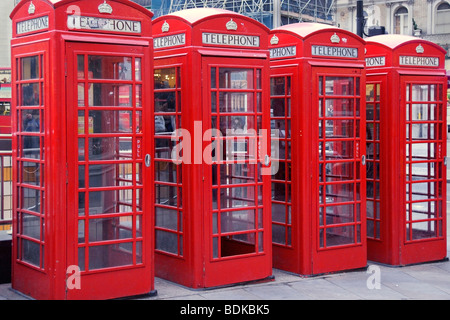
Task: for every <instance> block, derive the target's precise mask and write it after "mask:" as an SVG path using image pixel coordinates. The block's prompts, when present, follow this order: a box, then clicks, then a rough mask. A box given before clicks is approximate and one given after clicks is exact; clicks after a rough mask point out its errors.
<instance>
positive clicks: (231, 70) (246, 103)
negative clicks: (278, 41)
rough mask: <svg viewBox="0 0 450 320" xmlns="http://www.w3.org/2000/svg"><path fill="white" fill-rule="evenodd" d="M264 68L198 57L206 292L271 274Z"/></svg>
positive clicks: (251, 62)
mask: <svg viewBox="0 0 450 320" xmlns="http://www.w3.org/2000/svg"><path fill="white" fill-rule="evenodd" d="M265 63H266V62H265V61H262V60H261V61H259V59H234V58H213V57H209V58H208V57H203V79H204V80H205V79H207V81H204V88H203V92H204V95H203V97H204V99H203V100H204V106H203V107H204V109H205V110H204V112H203V115H204V116H203V132H204V136H203V141H204V142H203V143H204V148H203V150H204V152H203V156H204V158H203V162H204V163H210V164H211V165H210V166H203V168H204V177H205V184H204V194H205V206H206V208H205V210H204V212H205V215H206V216H205V220H206V223H205V226H206V230H205V239H206V241H207V242H206V243H207V245H206V248H207V251H206V261H207V264H206V265H207V268H206V269H207V271H206V273H207V274H206V277H205V281H206V285H207V286H209V285H211V284H215V285H218V284H219V283H220V282H222V281H224V280H226V281H225V282H223V283H227V282H240V281H248V280H256V279H262V278H265V277H268V276H270V275H271V274H272V260H271V230H270V222H271V221H270V219H271V217H270V190H269V187H268V186H270V168H266V167H264V165H262V164H261V162H260V159H261V158H263V159H264V158H266V159H268V157H265V155H267V156H270V149H269V148H270V141H269V139H267V135H268V134H269V121H270V119H269V113H268V112H267V113H263V109H268V108H267V107H268V106H267V105H266V104H265V101H266V100H267V101H268V99H265V97H267V98H268V97H269V96H268V91H267V89H268V88H266V86H267V87H268V83H266V81H264V80H263V79H265V78H267V79H269V77H268V75H267V74H266V73H267V71H266V70H267V69H266V68H265V67H264V64H265ZM263 86H264V88H263ZM263 95H264V96H263ZM266 95H267V96H266ZM267 111H268V110H267ZM209 129H211V130H209ZM262 129H266V131H265V133H266V139H264V138H263V134H264V131H263V130H262ZM208 158H209V159H208ZM263 174H265V175H263ZM267 179H269V180H267ZM268 208H269V209H268ZM266 210H267V211H266ZM217 277H219V278H217ZM227 279H228V280H227Z"/></svg>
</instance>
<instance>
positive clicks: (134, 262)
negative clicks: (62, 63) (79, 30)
mask: <svg viewBox="0 0 450 320" xmlns="http://www.w3.org/2000/svg"><path fill="white" fill-rule="evenodd" d="M145 50H148V48H147V47H140V46H119V45H106V44H89V45H87V44H85V43H72V42H68V43H67V45H66V54H67V61H68V64H67V70H68V72H67V74H68V76H67V77H66V81H67V84H66V87H67V91H68V92H67V97H68V98H67V117H68V119H67V124H68V127H67V130H68V134H67V137H68V138H67V139H68V141H67V144H68V148H67V150H68V151H67V152H68V154H67V159H68V163H67V167H68V179H67V184H68V188H67V190H68V192H67V203H68V215H67V230H68V231H67V236H68V243H73V244H76V245H74V246H69V247H68V248H67V251H68V255H67V260H68V261H67V265H68V266H71V265H74V266H78V267H79V270H80V275H81V276H80V278H79V279H80V281H79V286H80V288H78V290H77V288H74V289H72V290H68V293H67V294H68V296H69V297H70V298H71V299H73V298H77V297H83V293H85V292H90V293H92V292H95V291H98V292H101V293H102V294H104V293H108V294H111V295H112V296H126V295H128V294H137V293H139V292H140V293H148V292H149V291H150V290H152V289H153V288H151V285H152V284H151V283H152V281H153V278H152V276H153V267H152V263H153V261H151V259H152V255H151V252H152V247H153V237H152V234H151V225H152V223H153V220H152V219H153V218H152V216H153V214H152V212H151V206H150V205H151V202H149V201H147V202H145V201H143V194H144V189H146V191H145V192H146V194H149V191H150V190H148V188H149V184H147V183H148V181H151V177H148V175H149V174H150V173H151V170H150V168H148V167H147V166H149V163H148V162H147V160H148V156H147V157H146V156H145V153H146V151H145V150H150V149H149V146H148V145H147V144H148V143H151V142H150V141H147V140H146V138H145V137H144V135H143V129H144V128H149V123H145V121H146V119H150V117H149V116H148V115H146V112H148V109H149V108H145V106H146V104H147V103H148V102H149V101H150V99H151V98H152V97H147V96H146V94H145V92H151V91H150V90H151V88H150V87H149V84H150V82H151V79H150V78H149V77H148V75H149V74H151V69H150V67H151V61H145V60H144V59H145V58H144V52H145ZM146 68H149V69H148V70H146ZM149 89H150V90H149ZM144 159H145V160H144ZM137 279H139V280H138V281H136V280H137ZM130 283H133V285H132V286H130ZM68 287H69V289H70V286H69V285H68ZM130 287H131V289H129V288H130ZM136 287H140V288H136ZM124 290H125V291H124ZM126 290H131V291H130V293H127V292H126ZM118 292H119V293H118ZM101 298H108V297H104V296H101Z"/></svg>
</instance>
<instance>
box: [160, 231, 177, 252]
mask: <svg viewBox="0 0 450 320" xmlns="http://www.w3.org/2000/svg"><path fill="white" fill-rule="evenodd" d="M155 239H156V243H155V249H156V250H161V251H166V252H169V253H173V254H178V237H177V235H176V234H175V233H172V232H169V231H164V230H155Z"/></svg>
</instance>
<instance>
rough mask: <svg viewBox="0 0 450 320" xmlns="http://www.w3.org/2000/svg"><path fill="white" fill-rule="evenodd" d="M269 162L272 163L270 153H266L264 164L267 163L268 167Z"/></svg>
mask: <svg viewBox="0 0 450 320" xmlns="http://www.w3.org/2000/svg"><path fill="white" fill-rule="evenodd" d="M269 164H270V157H269V155H267V154H266V155H265V156H264V165H265V166H266V167H268V166H269Z"/></svg>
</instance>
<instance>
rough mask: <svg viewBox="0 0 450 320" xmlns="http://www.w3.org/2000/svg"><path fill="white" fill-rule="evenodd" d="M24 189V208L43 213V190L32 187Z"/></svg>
mask: <svg viewBox="0 0 450 320" xmlns="http://www.w3.org/2000/svg"><path fill="white" fill-rule="evenodd" d="M21 190H22V201H21V203H22V209H25V210H28V211H33V212H36V213H41V191H39V190H36V189H30V188H21Z"/></svg>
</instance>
